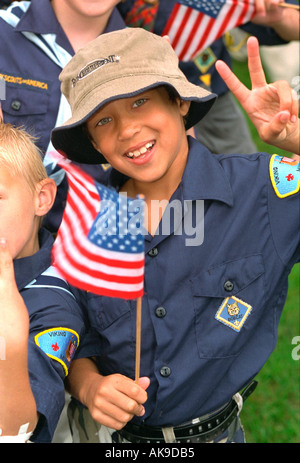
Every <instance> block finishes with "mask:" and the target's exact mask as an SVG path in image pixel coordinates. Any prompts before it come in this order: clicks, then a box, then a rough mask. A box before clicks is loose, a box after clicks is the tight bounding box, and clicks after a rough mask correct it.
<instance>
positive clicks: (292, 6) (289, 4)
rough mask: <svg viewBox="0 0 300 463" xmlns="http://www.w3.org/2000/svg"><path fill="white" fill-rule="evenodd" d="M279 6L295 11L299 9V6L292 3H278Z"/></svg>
mask: <svg viewBox="0 0 300 463" xmlns="http://www.w3.org/2000/svg"><path fill="white" fill-rule="evenodd" d="M279 6H281V7H282V8H294V9H295V10H299V9H300V6H299V5H293V4H292V3H285V2H281V3H279Z"/></svg>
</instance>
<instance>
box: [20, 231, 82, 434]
mask: <svg viewBox="0 0 300 463" xmlns="http://www.w3.org/2000/svg"><path fill="white" fill-rule="evenodd" d="M39 239H40V250H39V251H38V252H37V253H35V254H34V255H33V256H30V257H25V258H21V259H16V260H15V261H14V269H15V277H16V282H17V286H18V289H19V291H20V294H21V296H22V297H23V299H24V302H25V304H26V307H27V310H28V313H29V320H30V333H29V343H28V369H29V378H30V385H31V389H32V392H33V395H34V398H35V401H36V406H37V411H38V412H39V413H40V415H41V417H40V420H39V423H38V425H37V428H36V430H35V432H34V434H33V437H32V439H31V440H33V441H35V442H50V441H51V439H52V437H53V433H54V431H55V428H56V425H57V422H58V419H59V416H60V414H61V411H62V409H63V406H64V402H65V391H64V379H65V377H66V374H67V370H66V368H67V367H68V364H69V361H70V357H72V355H73V354H74V351H75V348H76V347H77V346H78V342H79V340H80V339H81V336H82V334H83V333H84V329H85V323H84V316H83V314H82V312H81V309H80V307H79V303H78V302H77V300H79V299H78V294H77V291H76V290H75V289H74V288H72V292H71V290H70V287H69V286H68V285H67V284H66V283H65V282H64V280H61V279H60V278H58V277H57V276H55V274H53V269H52V268H51V248H52V245H53V238H52V236H51V234H50V233H49V232H48V231H46V230H44V229H42V230H41V231H40V234H39ZM49 267H50V268H49ZM75 296H76V297H77V300H76V299H75ZM75 333H76V334H75ZM77 336H78V337H77ZM72 338H73V339H72ZM48 340H50V345H49V342H48V343H47V341H48ZM62 341H63V342H62ZM69 341H72V342H71V344H70V346H71V349H69V350H68V344H69ZM64 346H65V347H64ZM61 350H63V352H60V351H61ZM67 350H68V353H67V355H66V351H67ZM66 357H69V358H68V359H67V358H66Z"/></svg>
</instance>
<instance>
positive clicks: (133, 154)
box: [127, 143, 154, 158]
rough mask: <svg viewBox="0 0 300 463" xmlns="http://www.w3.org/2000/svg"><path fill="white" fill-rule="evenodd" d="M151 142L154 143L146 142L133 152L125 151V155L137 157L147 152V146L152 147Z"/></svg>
mask: <svg viewBox="0 0 300 463" xmlns="http://www.w3.org/2000/svg"><path fill="white" fill-rule="evenodd" d="M153 144H154V143H147V144H146V145H145V146H143V147H142V148H141V149H139V150H135V151H133V152H129V153H127V156H128V157H129V158H137V157H139V156H141V155H142V154H145V153H147V151H148V149H149V148H152V146H153Z"/></svg>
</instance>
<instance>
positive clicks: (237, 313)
mask: <svg viewBox="0 0 300 463" xmlns="http://www.w3.org/2000/svg"><path fill="white" fill-rule="evenodd" d="M251 310H252V307H251V305H249V304H247V303H246V302H244V301H242V300H241V299H238V298H237V297H235V296H231V297H226V299H224V301H223V302H222V304H221V306H220V307H219V309H218V312H217V313H216V315H215V319H216V320H219V321H220V322H222V323H224V324H225V325H227V326H229V327H230V328H232V329H233V330H235V331H240V330H241V328H242V326H243V325H244V323H245V321H246V320H247V317H248V315H249V314H250V312H251Z"/></svg>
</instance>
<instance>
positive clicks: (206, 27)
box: [162, 0, 255, 61]
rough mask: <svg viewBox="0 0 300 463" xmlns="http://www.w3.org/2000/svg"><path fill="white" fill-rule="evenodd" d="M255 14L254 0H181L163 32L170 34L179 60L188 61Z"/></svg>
mask: <svg viewBox="0 0 300 463" xmlns="http://www.w3.org/2000/svg"><path fill="white" fill-rule="evenodd" d="M254 14H255V0H180V1H178V2H176V4H175V6H174V8H173V11H172V13H171V16H170V18H169V20H168V22H167V24H166V27H165V29H164V31H163V33H162V35H168V36H169V38H170V43H171V45H172V47H173V48H174V50H175V52H176V53H177V56H178V58H179V60H180V61H189V60H191V59H193V58H196V57H197V55H199V54H200V53H201V52H202V51H203V50H205V49H206V48H207V47H209V46H210V45H211V44H212V43H213V42H214V41H215V40H217V39H218V38H219V37H222V35H224V33H225V32H226V31H228V30H230V29H233V28H234V27H237V26H240V25H242V24H245V23H246V22H248V21H250V20H251V19H252V17H253V16H254Z"/></svg>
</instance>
